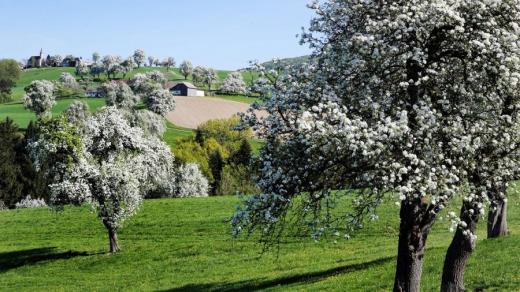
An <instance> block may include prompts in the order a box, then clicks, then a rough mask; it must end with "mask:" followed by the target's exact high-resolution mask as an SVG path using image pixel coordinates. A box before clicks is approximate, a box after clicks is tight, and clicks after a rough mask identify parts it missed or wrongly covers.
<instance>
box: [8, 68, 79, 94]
mask: <svg viewBox="0 0 520 292" xmlns="http://www.w3.org/2000/svg"><path fill="white" fill-rule="evenodd" d="M63 72H68V73H71V74H73V73H74V72H75V69H74V68H41V69H28V70H25V71H23V72H22V74H21V76H20V79H19V80H18V82H17V83H16V86H15V87H14V88H13V90H12V97H13V100H15V101H16V100H19V99H21V98H22V97H23V95H24V94H25V92H24V88H25V87H26V86H27V85H29V84H31V82H32V81H34V80H58V78H59V77H60V75H61V73H63Z"/></svg>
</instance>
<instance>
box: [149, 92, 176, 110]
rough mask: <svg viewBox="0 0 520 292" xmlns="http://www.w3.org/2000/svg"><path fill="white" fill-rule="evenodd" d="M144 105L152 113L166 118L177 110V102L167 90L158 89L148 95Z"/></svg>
mask: <svg viewBox="0 0 520 292" xmlns="http://www.w3.org/2000/svg"><path fill="white" fill-rule="evenodd" d="M144 103H145V105H146V107H147V108H148V109H149V110H150V111H152V112H154V113H156V114H158V115H161V116H166V114H168V113H169V112H171V111H173V110H174V109H175V100H174V99H173V95H172V94H171V92H170V91H169V90H167V89H156V90H154V91H152V92H150V93H148V94H146V95H145V98H144Z"/></svg>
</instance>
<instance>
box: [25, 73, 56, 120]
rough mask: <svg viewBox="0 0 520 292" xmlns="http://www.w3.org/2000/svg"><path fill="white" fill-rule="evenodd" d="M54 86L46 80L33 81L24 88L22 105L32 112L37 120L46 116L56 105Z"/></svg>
mask: <svg viewBox="0 0 520 292" xmlns="http://www.w3.org/2000/svg"><path fill="white" fill-rule="evenodd" d="M54 90H55V88H54V84H53V83H52V82H50V81H47V80H35V81H33V82H31V84H29V86H27V87H26V88H25V96H24V97H23V103H24V106H25V108H26V109H29V110H31V111H33V112H34V113H35V114H36V116H37V117H38V118H42V117H45V116H48V115H49V114H50V110H51V109H52V107H53V106H54V105H55V104H56V97H55V96H54Z"/></svg>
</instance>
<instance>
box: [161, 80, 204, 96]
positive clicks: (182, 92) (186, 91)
mask: <svg viewBox="0 0 520 292" xmlns="http://www.w3.org/2000/svg"><path fill="white" fill-rule="evenodd" d="M168 89H169V90H170V92H171V93H172V95H176V96H204V90H200V89H198V88H197V87H196V86H195V85H193V84H191V83H189V82H180V83H173V84H171V85H168Z"/></svg>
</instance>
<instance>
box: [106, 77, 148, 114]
mask: <svg viewBox="0 0 520 292" xmlns="http://www.w3.org/2000/svg"><path fill="white" fill-rule="evenodd" d="M101 89H102V91H103V93H104V95H105V100H106V103H107V105H109V106H115V107H117V108H123V109H132V108H133V107H134V106H135V105H136V104H137V102H138V101H139V97H138V96H137V95H135V94H134V92H133V91H132V89H131V88H130V87H129V86H128V85H126V84H125V83H122V82H115V81H112V82H107V83H105V84H103V86H102V88H101Z"/></svg>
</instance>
